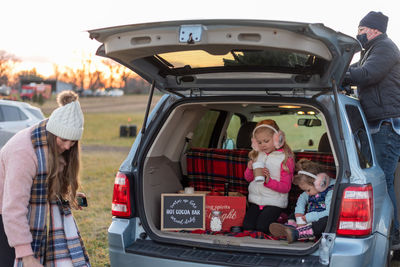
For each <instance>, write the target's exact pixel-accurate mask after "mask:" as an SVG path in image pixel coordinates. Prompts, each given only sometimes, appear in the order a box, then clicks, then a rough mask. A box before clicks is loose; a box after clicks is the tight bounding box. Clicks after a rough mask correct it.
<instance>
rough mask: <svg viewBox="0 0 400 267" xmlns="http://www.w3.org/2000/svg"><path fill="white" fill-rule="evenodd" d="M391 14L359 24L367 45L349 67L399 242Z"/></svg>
mask: <svg viewBox="0 0 400 267" xmlns="http://www.w3.org/2000/svg"><path fill="white" fill-rule="evenodd" d="M387 23H388V17H387V16H385V15H384V14H382V13H381V12H375V11H371V12H369V13H368V14H367V15H366V16H365V17H364V18H363V19H362V20H361V21H360V24H359V26H358V34H357V39H358V40H359V41H360V43H361V45H362V47H363V48H364V50H363V52H362V53H361V59H360V61H359V62H358V63H355V64H353V65H351V66H350V68H349V75H350V79H351V83H352V84H354V85H357V91H358V96H359V98H360V102H361V105H362V108H363V110H364V113H365V115H366V117H367V120H368V123H369V126H370V129H371V133H372V139H373V142H374V146H375V152H376V156H377V160H378V163H379V165H380V166H381V168H382V170H383V171H384V173H385V177H386V184H387V189H388V193H389V196H390V198H391V200H392V203H393V208H394V220H395V221H394V232H393V236H392V238H393V239H392V240H393V242H392V244H393V245H398V244H400V236H399V222H398V216H397V205H396V196H395V192H394V173H395V170H396V167H397V162H398V160H399V157H400V53H399V49H398V47H397V46H396V45H395V44H394V43H393V41H392V40H390V39H389V38H388V36H387V34H386V28H387Z"/></svg>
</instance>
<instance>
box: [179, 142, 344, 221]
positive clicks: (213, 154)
mask: <svg viewBox="0 0 400 267" xmlns="http://www.w3.org/2000/svg"><path fill="white" fill-rule="evenodd" d="M249 151H250V150H247V149H233V150H231V149H216V148H191V149H190V150H189V151H188V152H187V158H186V159H187V171H188V184H189V186H191V187H194V189H195V190H196V191H212V190H216V191H221V192H223V191H224V184H225V182H229V191H231V192H232V191H233V192H240V193H242V194H243V195H246V196H247V195H248V182H247V181H246V180H245V178H244V171H245V170H246V167H247V161H248V153H249ZM301 158H306V159H309V160H312V161H314V162H316V163H319V164H322V165H324V166H325V167H326V172H327V174H328V175H329V176H331V177H336V167H335V161H334V158H333V156H332V154H331V153H320V152H295V159H296V160H299V159H301ZM302 192H303V191H302V190H301V189H300V188H299V187H298V186H296V185H292V188H291V190H290V192H289V205H288V208H287V209H286V210H287V213H291V212H292V211H293V210H294V207H295V206H296V202H297V198H298V196H299V195H300V194H301V193H302Z"/></svg>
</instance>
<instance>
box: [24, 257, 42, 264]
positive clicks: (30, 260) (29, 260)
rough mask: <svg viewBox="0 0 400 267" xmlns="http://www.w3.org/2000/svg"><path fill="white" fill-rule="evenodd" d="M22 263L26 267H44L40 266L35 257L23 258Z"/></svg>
mask: <svg viewBox="0 0 400 267" xmlns="http://www.w3.org/2000/svg"><path fill="white" fill-rule="evenodd" d="M22 263H23V264H24V267H43V265H42V264H40V262H39V260H38V259H36V258H35V257H34V256H33V255H29V256H25V257H23V258H22Z"/></svg>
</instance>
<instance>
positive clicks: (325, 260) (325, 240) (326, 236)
mask: <svg viewBox="0 0 400 267" xmlns="http://www.w3.org/2000/svg"><path fill="white" fill-rule="evenodd" d="M335 238H336V234H333V233H322V237H321V241H320V244H319V262H320V263H322V264H324V265H328V264H329V261H330V258H331V254H332V248H333V245H334V243H335Z"/></svg>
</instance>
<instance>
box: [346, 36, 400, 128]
mask: <svg viewBox="0 0 400 267" xmlns="http://www.w3.org/2000/svg"><path fill="white" fill-rule="evenodd" d="M349 71H350V77H351V80H352V82H353V83H354V84H356V85H357V87H358V89H357V91H358V95H359V98H360V102H361V105H362V107H363V110H364V112H365V115H366V116H367V120H368V121H374V120H382V119H386V118H395V117H400V52H399V49H398V48H397V46H396V45H395V43H393V41H392V40H390V39H389V38H388V37H387V35H386V34H381V35H379V36H378V37H375V38H374V39H372V40H371V41H370V42H368V43H367V45H366V50H365V52H364V54H363V56H362V57H361V60H360V61H359V62H358V63H356V64H353V65H352V66H351V67H350V68H349Z"/></svg>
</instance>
